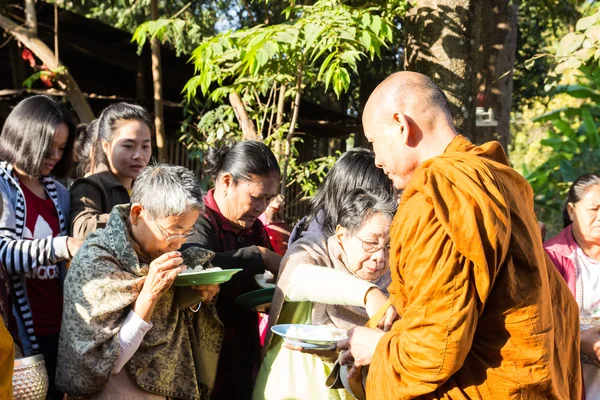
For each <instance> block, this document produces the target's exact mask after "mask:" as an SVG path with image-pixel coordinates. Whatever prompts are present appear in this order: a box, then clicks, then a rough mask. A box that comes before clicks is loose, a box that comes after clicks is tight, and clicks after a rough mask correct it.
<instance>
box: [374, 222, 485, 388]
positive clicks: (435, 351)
mask: <svg viewBox="0 0 600 400" xmlns="http://www.w3.org/2000/svg"><path fill="white" fill-rule="evenodd" d="M427 231H428V232H426V233H425V234H424V235H423V237H424V240H426V241H427V243H428V245H429V246H430V247H428V249H436V250H431V251H413V252H411V253H412V256H411V257H410V258H409V259H408V260H407V264H406V265H408V266H410V267H407V268H406V270H407V271H406V273H405V275H404V279H405V284H406V286H407V287H409V288H410V292H409V296H408V302H407V308H406V311H405V314H404V315H403V319H402V320H400V321H397V322H396V323H395V324H394V326H393V328H392V330H391V331H390V332H388V333H387V334H385V336H383V337H382V339H381V340H380V341H379V344H378V345H377V348H376V350H375V354H374V356H373V359H372V363H371V367H370V371H369V382H368V388H369V389H368V393H369V394H370V395H373V394H374V393H376V394H377V395H380V396H383V397H378V398H412V397H417V396H419V395H422V394H425V393H430V392H432V391H434V390H435V389H436V388H437V387H439V386H440V385H442V384H443V383H444V382H446V380H448V378H449V377H451V376H452V375H453V374H454V373H455V372H456V371H457V370H458V369H459V368H460V367H461V366H462V364H463V362H464V360H465V357H466V356H467V353H468V351H469V349H470V348H471V344H472V341H473V336H474V333H475V329H476V327H477V316H478V296H477V291H476V288H475V281H476V280H477V282H479V281H480V280H485V279H488V278H487V277H486V276H477V277H475V276H474V269H473V265H472V263H471V262H470V261H469V260H467V259H466V258H464V257H463V256H462V255H461V254H460V253H459V252H458V251H457V250H456V247H455V245H454V243H453V242H452V240H450V238H449V236H448V235H447V234H446V233H445V232H444V230H443V229H442V228H441V225H440V223H439V222H438V221H437V220H435V219H434V220H433V221H431V222H430V224H429V225H428V227H427ZM432 253H433V254H432ZM382 391H383V393H382Z"/></svg>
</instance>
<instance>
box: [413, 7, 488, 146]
mask: <svg viewBox="0 0 600 400" xmlns="http://www.w3.org/2000/svg"><path fill="white" fill-rule="evenodd" d="M480 3H483V2H482V0H418V1H417V2H416V3H415V6H414V7H412V8H411V9H410V10H409V12H408V14H407V21H406V24H405V27H406V33H407V43H406V47H405V49H406V56H405V69H406V70H408V71H415V72H419V73H422V74H424V75H427V76H428V77H430V78H431V79H433V81H434V82H435V83H436V84H437V85H438V86H439V87H440V88H441V89H442V90H444V92H445V93H446V96H447V97H448V102H449V103H450V110H451V111H452V115H453V117H454V123H455V125H456V128H457V130H458V131H459V132H460V133H462V134H464V135H466V136H467V137H470V138H473V136H474V131H475V95H476V86H475V84H476V79H475V70H474V68H473V54H474V53H473V51H472V45H471V43H472V40H473V29H472V14H473V12H474V10H476V9H478V5H479V4H480Z"/></svg>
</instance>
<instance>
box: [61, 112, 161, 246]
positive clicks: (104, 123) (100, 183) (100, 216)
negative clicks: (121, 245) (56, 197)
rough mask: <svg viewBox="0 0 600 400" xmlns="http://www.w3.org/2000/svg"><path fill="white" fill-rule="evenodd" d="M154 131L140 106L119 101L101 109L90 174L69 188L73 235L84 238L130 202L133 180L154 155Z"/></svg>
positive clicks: (91, 156) (70, 218)
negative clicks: (113, 211)
mask: <svg viewBox="0 0 600 400" xmlns="http://www.w3.org/2000/svg"><path fill="white" fill-rule="evenodd" d="M90 126H92V129H94V127H93V125H90ZM151 131H152V119H151V117H150V114H149V113H148V112H147V111H146V110H145V109H144V108H143V107H141V106H138V105H134V104H128V103H117V104H113V105H111V106H109V107H107V108H106V109H105V110H104V111H103V112H102V114H101V115H100V118H98V122H97V126H96V127H95V138H94V140H93V145H92V148H91V149H90V153H91V155H90V158H89V163H90V168H89V172H90V173H91V174H90V175H88V176H87V177H84V178H80V179H78V180H76V181H75V182H74V183H73V185H72V186H71V189H70V192H71V214H70V216H69V223H70V226H71V232H72V235H73V236H74V237H76V238H79V239H82V240H83V239H84V238H85V237H86V236H87V235H88V234H89V233H90V232H93V231H95V230H96V229H99V228H102V227H104V226H105V225H106V222H107V220H108V216H109V215H110V212H111V210H112V208H113V207H114V206H116V205H117V204H127V203H129V200H130V194H131V188H132V185H133V180H134V179H135V178H136V177H137V176H138V174H139V173H140V171H141V170H142V169H143V168H144V167H145V166H146V165H147V164H148V162H149V161H150V157H151V156H152V145H151Z"/></svg>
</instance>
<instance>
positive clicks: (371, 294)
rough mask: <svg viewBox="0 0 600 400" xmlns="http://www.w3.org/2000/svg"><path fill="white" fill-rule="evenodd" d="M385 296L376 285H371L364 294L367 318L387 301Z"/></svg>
mask: <svg viewBox="0 0 600 400" xmlns="http://www.w3.org/2000/svg"><path fill="white" fill-rule="evenodd" d="M387 299H388V298H387V296H386V295H385V294H384V293H383V292H382V291H381V290H379V289H378V288H377V287H372V288H370V289H369V290H368V291H367V294H365V308H366V309H367V314H368V315H369V318H371V317H372V316H373V315H375V314H376V313H377V311H379V310H380V309H381V308H382V307H383V306H385V303H386V302H387Z"/></svg>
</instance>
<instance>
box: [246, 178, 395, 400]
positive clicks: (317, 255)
mask: <svg viewBox="0 0 600 400" xmlns="http://www.w3.org/2000/svg"><path fill="white" fill-rule="evenodd" d="M396 207H397V203H396V201H395V200H394V198H393V197H392V195H390V194H389V193H388V192H385V191H372V192H370V193H367V192H366V191H365V190H363V189H354V190H352V191H350V192H349V193H348V194H346V196H344V197H343V199H342V201H341V202H340V208H339V209H338V210H337V211H336V212H335V213H334V214H335V215H332V218H331V219H329V220H328V221H329V222H328V223H326V224H325V225H324V226H323V230H324V232H325V233H326V237H325V238H323V237H320V236H316V235H310V236H305V237H302V238H301V239H299V240H297V241H296V242H294V243H293V244H292V246H291V247H290V248H289V249H288V251H287V253H286V255H285V257H284V258H283V260H282V261H281V269H280V276H279V280H278V282H277V288H276V290H275V296H274V298H273V303H272V306H271V310H270V313H269V326H273V325H275V324H290V323H293V324H312V325H329V326H333V327H336V328H338V329H343V330H348V329H350V328H352V327H354V326H359V325H364V324H366V323H367V321H368V320H369V318H370V317H372V316H373V315H374V314H376V313H377V311H379V309H381V308H383V306H384V305H385V304H386V300H387V296H388V292H387V286H388V285H389V283H390V272H389V265H388V256H389V241H390V224H391V222H392V217H393V216H394V213H395V212H396ZM396 317H397V314H396V313H395V310H394V309H393V307H391V308H389V309H388V310H387V313H386V315H384V317H383V318H382V319H381V321H380V327H381V328H384V329H386V325H387V329H389V326H391V324H392V322H393V320H394V318H396ZM265 349H266V356H265V359H264V362H263V364H262V366H261V369H260V372H259V374H258V378H257V382H256V386H255V388H254V394H253V399H297V400H309V399H342V398H344V396H345V394H344V393H343V390H332V389H329V388H328V387H327V386H326V384H325V381H326V378H327V375H328V374H329V373H330V372H331V369H332V366H333V363H332V362H330V361H333V360H326V359H322V358H318V357H315V356H313V355H311V354H306V353H303V352H299V351H294V350H298V349H296V348H293V347H290V346H288V345H285V346H284V343H283V340H282V338H280V337H273V336H272V335H270V336H267V340H266V341H265Z"/></svg>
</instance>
